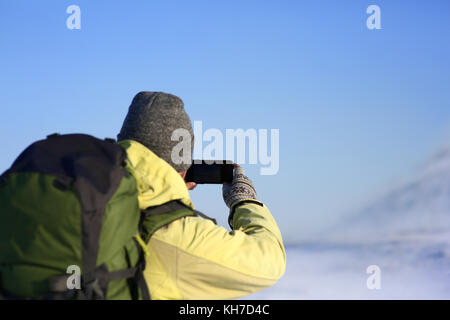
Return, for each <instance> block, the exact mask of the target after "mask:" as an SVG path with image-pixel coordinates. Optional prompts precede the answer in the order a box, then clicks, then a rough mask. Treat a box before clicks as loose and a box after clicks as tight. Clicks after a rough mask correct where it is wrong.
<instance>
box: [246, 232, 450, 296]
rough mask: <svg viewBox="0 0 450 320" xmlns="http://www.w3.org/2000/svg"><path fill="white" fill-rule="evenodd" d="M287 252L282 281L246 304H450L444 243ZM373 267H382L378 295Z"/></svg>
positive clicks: (449, 254) (449, 255)
mask: <svg viewBox="0 0 450 320" xmlns="http://www.w3.org/2000/svg"><path fill="white" fill-rule="evenodd" d="M447 236H450V235H447ZM449 239H450V238H449ZM286 249H287V268H286V273H285V275H284V277H283V278H282V279H281V280H280V281H279V282H278V283H277V284H276V285H275V286H273V287H272V288H269V289H266V290H263V291H261V292H258V293H255V294H253V295H250V296H248V297H246V299H274V300H277V299H286V300H290V299H450V246H449V245H448V243H447V244H446V243H445V242H440V241H437V242H435V243H427V244H424V243H418V242H416V241H407V242H403V243H401V242H396V241H393V242H387V243H384V244H377V245H376V244H371V245H349V244H347V245H339V246H338V245H327V244H315V245H314V244H308V245H306V244H305V245H302V246H291V247H287V248H286ZM370 265H377V266H379V267H380V270H381V277H380V285H381V289H379V290H377V289H372V290H369V289H368V288H367V284H366V282H367V279H368V277H369V276H370V275H369V274H367V273H366V269H367V267H368V266H370Z"/></svg>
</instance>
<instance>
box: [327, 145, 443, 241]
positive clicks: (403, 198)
mask: <svg viewBox="0 0 450 320" xmlns="http://www.w3.org/2000/svg"><path fill="white" fill-rule="evenodd" d="M333 230H334V231H331V233H330V235H331V237H332V238H333V239H336V240H337V239H340V240H342V241H345V242H346V241H356V240H359V241H362V240H363V239H364V240H366V241H368V242H377V241H391V240H399V239H408V238H411V239H412V238H414V239H423V240H425V239H428V240H430V241H445V240H448V241H449V243H450V234H449V232H450V147H449V148H446V149H443V150H442V151H440V152H438V153H437V154H436V155H435V156H434V157H433V158H432V159H431V160H430V161H429V162H428V163H427V165H426V166H424V168H422V169H421V170H420V172H418V173H417V174H416V175H414V176H413V177H412V178H411V179H409V180H408V181H407V182H405V183H404V184H403V185H401V186H398V187H396V188H394V189H393V190H391V191H389V192H387V193H386V194H385V195H384V196H383V197H381V198H380V199H377V200H376V201H374V202H373V203H372V204H370V205H368V206H367V207H365V208H363V209H362V210H359V211H358V212H357V213H356V214H353V215H350V216H349V217H348V218H347V219H343V220H342V222H341V223H339V225H336V226H335V227H334V228H333Z"/></svg>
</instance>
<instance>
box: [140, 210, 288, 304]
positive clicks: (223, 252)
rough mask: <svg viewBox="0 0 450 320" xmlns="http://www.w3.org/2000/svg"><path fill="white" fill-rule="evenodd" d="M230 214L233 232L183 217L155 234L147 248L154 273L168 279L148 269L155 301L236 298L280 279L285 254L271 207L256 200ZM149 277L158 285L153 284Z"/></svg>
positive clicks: (204, 221) (209, 222)
mask: <svg viewBox="0 0 450 320" xmlns="http://www.w3.org/2000/svg"><path fill="white" fill-rule="evenodd" d="M231 210H232V212H233V215H231V219H230V225H231V227H232V229H233V231H231V232H228V231H227V230H226V229H225V228H223V227H219V226H216V225H215V224H214V223H213V222H211V221H209V220H206V219H201V218H198V217H185V218H182V219H180V220H177V221H175V222H172V223H171V224H170V225H168V226H167V227H165V228H161V229H160V230H158V231H156V232H155V234H154V235H153V237H152V238H151V240H150V242H149V248H150V249H151V250H150V251H151V254H152V255H153V256H154V257H155V258H157V260H158V261H156V262H154V264H155V266H156V270H165V271H164V272H163V273H164V274H165V276H163V275H162V274H159V275H158V274H153V275H152V274H151V272H152V271H151V267H149V268H148V270H149V271H148V274H147V275H146V277H147V278H150V279H149V280H148V282H149V283H150V284H149V285H150V291H151V293H152V297H153V298H154V299H232V298H238V297H242V296H245V295H248V294H251V293H254V292H257V291H259V290H262V289H265V288H267V287H269V286H271V285H273V284H275V283H276V282H277V281H278V279H280V278H281V276H282V275H283V273H284V270H285V266H286V253H285V249H284V246H283V242H282V238H281V233H280V230H279V229H278V226H277V224H276V222H275V220H274V218H273V217H272V215H271V213H270V212H269V210H268V209H267V207H266V206H265V205H264V204H262V203H260V202H258V201H252V202H240V203H238V204H236V205H234V206H233V207H232V209H231ZM150 260H151V259H150ZM158 277H159V278H158ZM151 278H154V279H156V280H158V279H159V281H156V282H157V283H156V284H155V283H153V284H152V279H151Z"/></svg>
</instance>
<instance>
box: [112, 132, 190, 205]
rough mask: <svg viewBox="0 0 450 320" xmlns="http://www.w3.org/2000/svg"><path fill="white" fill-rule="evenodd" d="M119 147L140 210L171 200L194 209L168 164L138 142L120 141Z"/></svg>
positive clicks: (184, 189) (177, 175)
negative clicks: (130, 175)
mask: <svg viewBox="0 0 450 320" xmlns="http://www.w3.org/2000/svg"><path fill="white" fill-rule="evenodd" d="M119 145H120V146H122V147H123V148H124V149H125V150H126V152H127V155H128V169H129V170H130V173H131V174H132V175H133V176H134V178H135V179H136V184H137V188H138V192H139V196H138V198H139V206H140V209H141V210H144V209H146V208H148V207H151V206H157V205H160V204H163V203H166V202H168V201H172V200H180V201H181V202H183V203H184V204H185V205H187V206H189V207H191V208H192V209H194V205H193V204H192V202H191V199H190V197H189V191H188V189H187V187H186V183H185V182H184V180H183V178H182V177H181V176H180V174H179V173H178V172H176V171H175V169H174V168H173V167H172V166H171V165H170V164H168V163H167V162H166V161H164V160H163V159H161V158H160V157H158V156H157V155H156V154H155V153H153V152H152V151H151V150H150V149H148V148H147V147H145V146H144V145H142V144H140V143H139V142H137V141H134V140H122V141H120V142H119Z"/></svg>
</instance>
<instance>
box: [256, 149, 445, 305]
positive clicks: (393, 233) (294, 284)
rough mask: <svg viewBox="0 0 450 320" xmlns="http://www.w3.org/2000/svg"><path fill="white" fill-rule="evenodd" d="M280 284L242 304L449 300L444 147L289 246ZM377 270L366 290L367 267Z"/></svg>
mask: <svg viewBox="0 0 450 320" xmlns="http://www.w3.org/2000/svg"><path fill="white" fill-rule="evenodd" d="M286 250H287V267H286V273H285V275H284V277H283V278H282V279H281V280H280V281H279V282H278V283H277V284H276V285H275V286H274V287H272V288H269V289H267V290H264V291H262V292H259V293H256V294H253V295H250V296H249V297H248V299H450V147H449V148H446V149H443V150H442V151H440V152H439V153H437V154H436V155H435V156H434V157H433V158H432V159H431V160H430V161H429V162H428V163H427V165H426V166H424V167H423V168H422V169H421V170H419V172H418V173H417V174H416V175H414V176H413V177H411V178H410V179H408V180H407V181H406V182H404V183H402V184H400V185H398V186H397V187H394V188H392V189H391V190H390V191H388V192H386V193H385V195H384V196H381V197H379V198H378V199H375V201H373V202H372V203H371V204H369V205H368V206H366V207H365V208H363V209H361V210H358V211H357V212H356V213H354V214H351V215H349V216H348V217H347V218H344V219H342V220H341V222H339V223H338V224H337V225H335V226H334V227H333V228H331V229H328V230H326V231H325V232H323V233H322V235H321V237H320V238H316V239H311V241H309V242H307V241H303V242H302V243H300V244H298V245H295V246H288V247H287V248H286ZM370 265H377V266H378V267H379V268H380V270H381V290H369V289H368V288H367V285H366V281H367V277H368V274H367V273H366V270H367V267H368V266H370Z"/></svg>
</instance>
